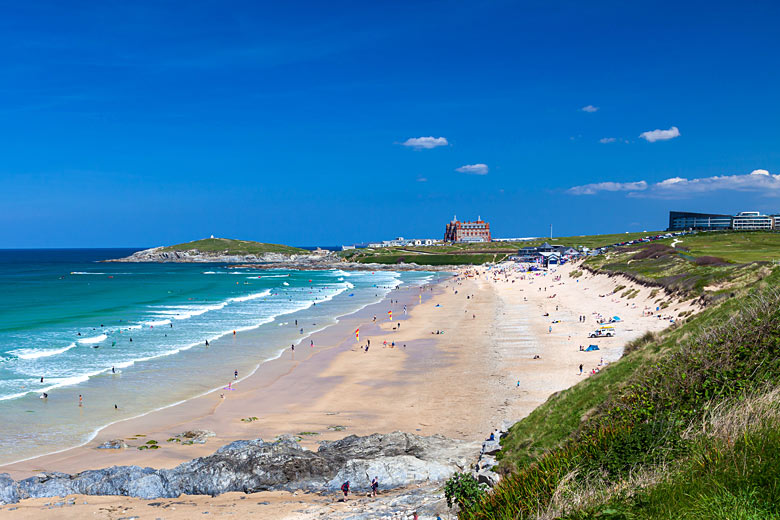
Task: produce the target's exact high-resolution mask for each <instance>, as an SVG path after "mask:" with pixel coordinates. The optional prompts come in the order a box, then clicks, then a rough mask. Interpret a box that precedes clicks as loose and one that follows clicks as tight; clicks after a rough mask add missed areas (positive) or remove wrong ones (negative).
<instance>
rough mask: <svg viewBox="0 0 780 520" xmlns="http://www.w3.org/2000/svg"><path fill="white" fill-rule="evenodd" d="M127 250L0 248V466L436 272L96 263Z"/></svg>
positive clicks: (230, 369) (145, 409)
mask: <svg viewBox="0 0 780 520" xmlns="http://www.w3.org/2000/svg"><path fill="white" fill-rule="evenodd" d="M135 251H137V249H81V250H79V249H67V250H54V249H50V250H40V249H39V250H0V288H1V289H2V298H0V464H7V463H11V462H16V461H21V460H26V459H29V458H32V457H35V456H38V455H42V454H47V453H54V452H57V451H61V450H64V449H67V448H71V447H74V446H78V445H81V444H84V443H86V442H89V441H90V440H91V439H92V438H94V436H95V435H96V434H97V432H98V431H100V429H102V428H104V427H105V426H107V425H109V424H113V423H115V422H118V421H121V420H125V419H129V418H132V417H138V416H141V415H144V414H146V413H149V412H151V411H153V410H158V409H161V408H165V407H169V406H171V405H174V404H177V403H180V402H183V401H186V400H188V399H191V398H193V397H196V396H199V395H203V394H204V393H207V392H210V391H212V390H215V389H217V388H221V387H222V386H224V383H225V381H226V380H230V379H233V377H232V376H233V373H234V371H235V370H238V371H239V375H240V378H243V377H246V376H248V375H249V374H251V373H252V372H253V371H254V370H256V369H257V367H258V366H259V365H260V364H261V363H264V362H267V361H269V360H272V359H275V358H277V357H279V356H280V355H281V353H282V352H284V351H285V350H286V349H288V348H289V347H290V345H292V344H298V343H301V342H306V344H307V345H308V339H307V338H308V337H309V335H310V334H312V333H314V332H317V331H320V330H323V329H324V328H326V327H329V326H332V325H334V324H336V323H337V322H338V320H339V318H340V317H343V316H346V315H349V314H352V313H354V312H357V311H358V310H360V309H362V308H364V307H366V306H368V305H370V304H373V303H376V302H378V301H380V300H381V299H383V298H384V297H385V296H386V295H387V293H388V292H389V291H391V290H392V289H394V288H396V287H399V286H403V285H407V286H410V285H411V286H423V285H426V284H429V283H431V282H433V281H435V280H436V279H437V278H438V277H440V276H442V275H441V274H440V273H429V272H418V271H415V272H394V271H375V272H372V271H349V272H347V271H342V270H338V269H332V270H318V271H300V270H283V269H273V270H267V269H251V268H246V267H240V266H231V265H225V264H200V263H199V264H189V263H188V264H173V263H167V264H153V263H143V264H134V263H105V262H101V261H102V260H105V259H109V258H121V257H124V256H128V255H130V254H131V253H133V252H135ZM296 320H297V322H298V325H295V321H296ZM234 331H235V334H234ZM206 342H208V346H207V345H206ZM44 393H45V394H47V396H48V397H47V398H43V394H44ZM79 396H82V397H81V399H82V406H79ZM115 405H116V407H115Z"/></svg>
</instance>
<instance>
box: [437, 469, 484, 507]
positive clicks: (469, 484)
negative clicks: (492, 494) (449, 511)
mask: <svg viewBox="0 0 780 520" xmlns="http://www.w3.org/2000/svg"><path fill="white" fill-rule="evenodd" d="M484 495H485V486H483V485H481V484H480V483H479V482H478V481H477V479H475V478H474V477H472V476H471V475H470V474H469V473H455V474H454V475H453V476H452V477H450V478H449V480H447V482H446V483H445V484H444V497H445V498H446V499H447V506H449V507H452V506H453V505H456V504H457V506H458V507H459V508H460V509H461V511H468V510H470V509H471V508H473V507H474V506H475V505H476V504H477V503H478V502H479V501H480V500H481V499H482V497H483V496H484Z"/></svg>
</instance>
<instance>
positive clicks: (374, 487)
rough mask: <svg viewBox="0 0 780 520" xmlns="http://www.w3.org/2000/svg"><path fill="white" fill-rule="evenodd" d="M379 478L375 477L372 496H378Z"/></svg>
mask: <svg viewBox="0 0 780 520" xmlns="http://www.w3.org/2000/svg"><path fill="white" fill-rule="evenodd" d="M378 479H379V477H374V480H372V481H371V496H376V494H377V491H379V480H378Z"/></svg>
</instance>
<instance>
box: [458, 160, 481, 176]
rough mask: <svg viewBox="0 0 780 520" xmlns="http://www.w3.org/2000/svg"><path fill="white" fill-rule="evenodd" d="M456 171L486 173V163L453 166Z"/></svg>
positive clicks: (473, 173) (474, 173) (475, 173)
mask: <svg viewBox="0 0 780 520" xmlns="http://www.w3.org/2000/svg"><path fill="white" fill-rule="evenodd" d="M455 171H456V172H460V173H470V174H472V175H487V172H488V167H487V164H482V163H479V164H465V165H463V166H461V167H460V168H455Z"/></svg>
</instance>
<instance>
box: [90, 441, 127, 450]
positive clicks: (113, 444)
mask: <svg viewBox="0 0 780 520" xmlns="http://www.w3.org/2000/svg"><path fill="white" fill-rule="evenodd" d="M122 448H127V443H125V441H123V440H122V439H112V440H110V441H106V442H104V443H103V444H101V445H100V446H98V447H97V449H99V450H121V449H122Z"/></svg>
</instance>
